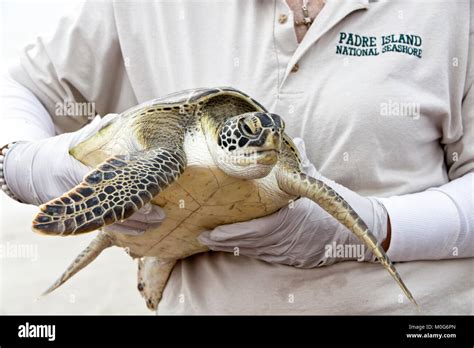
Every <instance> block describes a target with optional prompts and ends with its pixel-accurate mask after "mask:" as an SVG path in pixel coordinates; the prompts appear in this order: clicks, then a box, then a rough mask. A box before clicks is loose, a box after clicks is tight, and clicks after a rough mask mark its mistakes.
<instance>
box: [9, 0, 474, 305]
mask: <svg viewBox="0 0 474 348" xmlns="http://www.w3.org/2000/svg"><path fill="white" fill-rule="evenodd" d="M472 18H473V3H472V2H470V1H468V0H466V1H453V2H443V1H432V2H414V1H408V0H407V1H391V2H388V1H380V2H376V1H374V2H371V1H367V0H354V1H347V0H346V1H338V0H328V1H327V3H326V5H325V6H324V8H323V9H322V11H321V12H320V14H319V15H318V17H317V18H316V20H315V22H314V24H313V25H312V26H311V27H310V29H309V31H308V32H307V34H306V35H305V37H304V39H303V41H302V42H301V43H300V44H298V43H297V41H296V36H295V33H294V27H293V13H292V12H291V11H290V9H289V7H288V6H287V4H286V3H285V1H283V0H275V1H271V0H266V1H241V0H240V1H238V0H226V1H205V2H203V1H160V2H148V1H147V2H141V3H137V2H129V1H116V2H114V3H110V2H98V1H97V2H91V3H86V4H85V6H84V7H83V9H82V11H81V13H80V14H79V15H78V16H77V17H76V18H67V19H65V20H63V21H62V22H61V23H60V25H59V27H58V30H57V31H56V33H55V36H54V37H53V38H51V39H48V40H46V39H43V38H41V37H40V38H39V39H38V41H37V42H36V43H35V44H33V45H31V46H29V47H27V48H26V50H25V52H24V54H23V55H22V57H21V63H20V64H18V65H17V66H16V67H14V68H12V69H11V75H12V77H13V78H14V79H15V80H16V81H18V82H20V83H21V84H23V85H24V86H26V87H27V88H29V89H30V90H31V91H33V92H34V93H35V95H36V96H37V97H38V98H39V100H40V101H41V102H42V103H43V105H44V106H45V107H46V109H47V110H48V111H49V113H50V115H51V118H52V120H53V123H54V126H55V129H56V132H57V133H61V132H65V131H72V130H75V129H78V128H79V127H81V126H82V125H84V124H85V123H86V122H87V118H86V117H74V118H72V117H61V116H58V115H55V104H56V103H57V102H58V101H63V100H75V101H89V102H94V103H95V107H96V111H97V112H98V113H99V114H101V115H105V114H107V113H110V112H121V111H123V110H124V109H126V108H127V107H130V106H132V105H134V104H137V103H140V102H143V101H146V100H149V99H152V98H156V97H158V96H162V95H165V94H167V93H171V92H174V91H177V90H181V89H188V88H194V87H203V86H233V87H235V88H238V89H241V90H242V91H244V92H246V93H248V94H249V95H251V96H252V97H254V98H255V99H257V100H258V101H260V102H261V103H262V104H263V105H265V106H266V107H267V108H268V109H269V110H271V111H272V112H275V113H277V114H280V115H281V116H282V117H283V118H284V119H285V122H286V125H287V130H286V131H287V133H288V134H289V135H291V136H293V137H295V136H299V137H302V138H303V139H304V141H305V143H306V149H307V154H308V157H309V159H310V160H311V161H312V162H313V163H314V165H315V166H316V168H318V170H319V171H320V172H321V173H322V174H323V175H325V176H327V177H329V178H331V179H333V180H335V181H336V182H338V183H340V184H342V185H344V186H347V187H348V188H350V189H352V190H354V191H356V192H358V193H360V194H363V195H374V196H377V197H392V196H394V195H406V194H410V193H417V192H421V191H425V190H427V189H430V188H436V187H439V186H442V185H445V184H447V183H448V182H449V181H450V180H454V179H459V180H465V182H464V183H462V185H464V186H463V187H465V188H466V191H467V190H469V187H471V186H470V185H472V174H471V175H470V176H468V175H466V174H467V173H470V172H472V171H473V170H474V145H473V143H474V106H473V104H474V92H473V91H472V82H473V78H474V76H473V75H474V72H473V71H474V69H473V66H472V55H473V45H474V43H473V33H472V32H473V26H472V21H473V19H472ZM35 127H37V126H36V125H31V129H32V130H33V131H34V129H35ZM23 131H24V132H26V131H27V127H25V128H24V129H23ZM463 177H464V178H463ZM443 187H444V186H443ZM461 191H462V190H461ZM425 194H426V196H417V195H413V197H412V196H402V197H400V198H399V199H398V198H393V199H389V200H386V201H384V204H385V205H386V207H387V209H388V211H389V214H390V216H391V220H392V231H393V233H392V235H393V237H392V242H391V246H390V249H389V256H390V257H392V258H393V259H394V260H410V259H417V258H418V259H419V258H420V255H422V256H421V258H428V259H429V258H446V257H453V256H452V255H451V254H450V253H451V251H452V248H453V247H456V246H457V247H459V248H460V249H461V250H462V253H464V254H462V255H461V256H463V255H464V256H469V250H470V249H469V248H470V246H469V243H471V245H472V231H471V229H472V226H473V222H472V216H471V217H470V216H468V215H467V214H466V212H469V211H471V212H472V197H471V198H469V197H468V196H467V195H466V194H464V195H459V189H457V190H454V189H450V186H449V185H447V186H446V187H445V188H443V189H440V190H430V191H427V193H425ZM419 197H424V198H419ZM431 199H432V200H433V202H436V204H433V206H429V209H425V208H424V207H427V205H426V204H428V203H427V200H428V201H429V200H431ZM420 204H422V206H420ZM407 209H413V211H412V214H411V215H410V214H407ZM413 226H415V227H416V228H414V227H413ZM470 231H471V232H470ZM469 234H470V235H471V236H470V237H469ZM469 238H470V239H469ZM466 243H468V244H467V246H466ZM439 245H443V247H441V248H440V247H438V246H439ZM426 250H428V251H426ZM466 250H468V251H466ZM424 252H425V254H423V253H424ZM420 253H421V254H420ZM471 253H472V251H471ZM351 265H355V266H354V268H351ZM372 266H377V265H366V266H364V267H370V268H369V269H370V272H380V273H377V274H381V273H383V269H382V267H380V271H377V270H376V269H377V268H372ZM378 266H379V265H378ZM358 267H362V265H359V264H356V263H352V262H349V263H346V264H345V265H337V266H334V269H333V270H331V269H330V267H328V268H327V269H311V270H301V269H296V268H293V267H288V266H284V265H274V264H267V263H265V262H261V261H258V260H251V259H248V258H245V257H243V256H239V257H235V256H233V255H232V254H224V253H206V254H200V255H196V256H194V257H192V258H188V259H186V260H184V261H182V262H180V263H178V265H177V266H176V267H175V269H174V271H173V273H172V275H171V277H170V280H169V284H168V286H167V287H166V289H165V292H164V297H163V300H162V302H161V304H160V307H159V312H160V313H223V312H225V313H295V308H300V309H299V312H301V311H304V312H308V313H320V312H321V304H320V303H319V301H320V300H321V296H323V297H324V298H328V297H329V296H330V295H331V293H332V290H330V289H328V288H327V286H328V284H329V283H330V282H329V283H328V282H324V281H322V280H321V276H327V277H330V274H331V272H336V269H339V270H341V269H343V270H344V269H348V270H351V272H356V273H357V272H360V271H358V270H359V269H367V268H358ZM328 269H329V270H328ZM354 274H355V273H354ZM373 274H375V273H373ZM358 276H359V277H361V278H360V281H358V283H357V284H359V286H360V288H357V289H354V288H353V287H351V288H347V289H346V290H347V291H346V294H349V293H352V292H361V293H362V294H359V296H361V297H358V298H359V299H360V298H362V301H369V299H372V298H373V296H375V295H373V296H370V295H368V294H364V292H365V291H366V290H367V289H370V288H372V287H373V286H374V285H375V281H372V280H373V279H375V278H370V277H369V278H364V274H359V275H358ZM377 277H379V278H378V279H379V280H378V281H380V279H384V282H387V283H388V282H390V279H388V277H387V278H386V279H385V278H383V276H382V275H378V276H377ZM371 279H372V280H371ZM343 283H344V282H343ZM343 283H340V284H336V288H337V289H341V288H342V289H343V288H344V286H345V284H343ZM321 284H325V285H324V286H326V288H321V286H322V285H321ZM393 286H394V288H396V285H393ZM394 291H395V290H394ZM395 292H396V291H395ZM295 293H298V295H297V297H298V302H297V303H299V307H298V306H296V305H295V304H294V302H293V303H292V302H290V301H288V299H289V298H291V296H290V295H292V294H293V295H294V294H295ZM180 295H182V296H180ZM382 295H383V294H379V295H378V296H382ZM348 296H349V295H348ZM364 296H367V299H365V300H364V298H365V297H364ZM183 298H184V299H185V300H184V301H182V299H183ZM348 298H351V297H350V296H349V297H348ZM355 302H357V301H355ZM351 303H352V304H350V305H348V304H347V302H346V303H345V307H344V308H339V307H338V306H335V308H334V310H333V311H332V312H331V310H329V312H331V313H338V312H342V313H347V311H348V310H349V312H350V308H352V309H353V310H354V311H355V312H358V311H357V305H358V303H354V302H351ZM392 304H393V305H396V297H395V296H394V297H392V298H390V299H387V301H386V302H385V305H386V306H387V305H392ZM301 306H303V307H301ZM325 306H326V307H324V308H326V309H325V310H326V311H327V308H332V307H331V306H330V305H329V307H328V305H327V304H326V305H325ZM336 307H337V308H336ZM302 308H303V309H302ZM338 308H339V309H338ZM296 312H298V311H296ZM323 312H324V310H323Z"/></svg>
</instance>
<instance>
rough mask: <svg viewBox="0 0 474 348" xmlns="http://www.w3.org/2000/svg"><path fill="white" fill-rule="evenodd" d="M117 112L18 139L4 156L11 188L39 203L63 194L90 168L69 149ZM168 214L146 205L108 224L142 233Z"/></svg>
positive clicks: (78, 181) (80, 179)
mask: <svg viewBox="0 0 474 348" xmlns="http://www.w3.org/2000/svg"><path fill="white" fill-rule="evenodd" d="M115 117H117V114H108V115H107V116H105V117H103V118H100V117H99V116H97V117H95V118H94V120H93V121H92V122H91V123H89V124H87V125H86V126H84V127H83V128H81V129H79V130H78V131H76V132H72V133H65V134H61V135H58V136H55V137H51V138H47V139H42V140H39V141H31V142H18V143H16V144H15V145H14V146H13V148H12V149H11V150H9V151H8V152H7V155H6V156H5V159H4V176H5V181H6V183H7V185H8V188H9V189H10V190H11V191H12V192H13V193H14V194H15V196H16V197H18V198H19V199H20V200H21V201H22V202H24V203H29V204H35V205H40V204H43V203H46V202H48V201H50V200H51V199H53V198H56V197H58V196H60V195H62V194H63V193H64V192H66V191H68V190H70V189H71V188H73V187H74V186H76V185H77V184H79V183H80V182H81V181H82V179H83V177H84V176H85V175H86V174H87V173H88V172H90V171H91V169H92V168H89V167H87V166H85V165H84V164H82V163H81V162H79V161H78V160H76V159H75V158H74V157H72V156H71V155H70V154H69V150H70V149H71V148H72V147H74V146H75V145H77V144H79V143H80V142H82V141H84V140H86V139H87V138H89V137H90V136H92V135H94V134H95V133H96V132H98V131H99V130H100V129H102V128H103V127H105V126H107V125H108V124H109V123H110V122H111V121H112V120H113V119H115ZM164 218H165V214H164V211H163V210H162V209H161V208H160V207H158V206H154V205H150V204H148V205H145V206H144V207H142V209H140V210H139V211H137V212H136V213H135V214H134V215H132V216H131V217H129V218H128V219H127V220H125V221H124V222H119V223H115V224H113V225H110V226H108V227H106V228H108V229H111V230H114V231H118V232H122V233H126V234H141V233H143V232H144V231H145V229H146V228H147V226H148V227H154V226H158V225H159V224H160V223H161V222H162V221H163V220H164Z"/></svg>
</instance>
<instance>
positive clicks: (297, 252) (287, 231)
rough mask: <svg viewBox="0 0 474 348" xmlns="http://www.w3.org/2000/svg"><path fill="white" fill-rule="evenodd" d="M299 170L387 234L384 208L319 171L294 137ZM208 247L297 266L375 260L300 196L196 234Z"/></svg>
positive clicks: (380, 237) (377, 234)
mask: <svg viewBox="0 0 474 348" xmlns="http://www.w3.org/2000/svg"><path fill="white" fill-rule="evenodd" d="M294 143H295V145H296V146H297V147H298V149H299V151H300V154H301V156H302V166H303V171H304V172H305V173H306V174H308V175H311V176H313V177H314V178H317V179H319V180H322V181H324V182H325V183H326V184H328V185H329V186H330V187H332V188H333V189H334V190H336V191H337V193H339V194H340V195H341V196H342V197H343V198H344V199H345V200H346V201H347V202H348V203H349V204H350V205H351V206H352V208H353V209H354V210H355V211H356V212H357V213H358V214H359V216H360V217H361V218H362V219H363V220H364V222H365V223H366V224H367V226H368V227H369V229H370V230H371V231H372V233H373V234H374V236H375V237H376V238H377V240H379V242H382V241H383V240H384V239H385V237H386V235H387V219H388V214H387V212H386V210H385V208H384V206H383V205H382V204H381V203H380V202H379V201H378V200H377V199H376V198H373V197H363V196H361V195H359V194H357V193H355V192H353V191H351V190H349V189H347V188H345V187H343V186H341V185H339V184H337V183H335V182H334V181H331V180H329V179H327V178H325V177H323V176H322V175H321V174H320V173H318V171H317V170H316V168H315V167H314V166H313V165H312V164H311V163H310V162H309V160H308V158H307V157H306V153H305V148H304V143H303V140H302V139H299V138H295V139H294ZM198 239H199V241H201V242H202V243H204V244H206V245H207V246H208V247H209V248H210V249H211V250H215V251H227V252H235V251H236V249H235V248H236V247H237V248H238V252H239V254H242V255H246V256H249V257H255V258H258V259H261V260H264V261H267V262H271V263H282V264H287V265H293V266H296V267H301V268H312V267H317V266H322V265H328V264H333V263H335V262H338V261H343V260H358V261H375V256H374V255H373V254H372V252H371V251H370V250H368V248H367V247H365V246H364V245H363V243H362V242H361V241H360V240H359V239H358V238H357V237H356V236H355V235H354V234H353V233H351V232H350V231H349V230H348V229H347V228H346V227H345V226H343V225H342V224H340V223H339V222H338V221H337V220H336V219H334V218H333V217H332V216H330V215H329V214H328V213H326V211H324V210H323V209H322V208H320V207H319V206H318V205H317V204H316V203H314V202H313V201H311V200H309V199H307V198H300V199H298V200H297V201H296V202H294V206H293V207H292V208H291V205H288V206H286V207H284V208H282V209H280V210H279V211H277V212H276V213H274V214H271V215H269V216H265V217H262V218H258V219H254V220H251V221H245V222H239V223H235V224H230V225H223V226H219V227H217V228H215V229H214V230H213V231H207V232H204V233H202V234H201V235H200V236H199V238H198Z"/></svg>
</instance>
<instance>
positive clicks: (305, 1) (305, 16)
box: [295, 0, 313, 29]
mask: <svg viewBox="0 0 474 348" xmlns="http://www.w3.org/2000/svg"><path fill="white" fill-rule="evenodd" d="M308 2H309V0H302V5H301V10H302V11H303V22H298V21H296V20H295V24H296V25H306V26H307V27H308V29H309V27H310V25H311V24H312V23H313V20H312V19H311V17H310V16H309V11H308Z"/></svg>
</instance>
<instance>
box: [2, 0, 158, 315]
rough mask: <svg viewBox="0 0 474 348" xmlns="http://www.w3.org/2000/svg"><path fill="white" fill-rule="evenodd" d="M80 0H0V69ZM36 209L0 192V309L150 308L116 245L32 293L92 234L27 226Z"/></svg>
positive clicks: (81, 311) (72, 311)
mask: <svg viewBox="0 0 474 348" xmlns="http://www.w3.org/2000/svg"><path fill="white" fill-rule="evenodd" d="M82 2H83V1H82V0H69V1H46V2H44V1H21V0H20V1H18V0H15V1H12V0H9V1H5V0H0V69H1V71H2V72H4V71H5V69H6V68H7V66H8V65H9V64H12V63H13V62H15V60H16V59H17V57H18V54H19V52H20V51H21V50H22V48H23V47H24V46H26V45H27V44H28V43H30V42H33V41H34V40H35V39H36V37H37V36H38V35H40V34H41V35H44V34H48V33H52V32H53V31H54V29H55V27H56V23H58V21H59V19H60V18H61V17H62V16H65V15H71V14H72V15H73V14H74V12H75V11H77V9H78V8H79V7H80V5H81V3H82ZM37 209H38V208H37V207H35V206H29V205H24V204H20V203H17V202H15V201H13V200H12V199H10V198H8V197H7V196H6V195H5V194H4V193H3V192H1V193H0V314H92V313H95V314H153V313H152V312H150V311H149V310H148V309H147V308H146V306H145V302H144V301H143V300H142V298H141V297H140V294H139V293H138V290H137V282H136V271H137V269H136V268H137V267H136V263H135V261H133V260H132V259H131V258H130V257H129V256H128V255H127V254H126V253H125V252H124V251H123V250H122V249H119V248H110V249H108V250H106V251H104V253H103V254H102V255H101V256H100V257H99V258H98V259H97V260H96V261H95V262H93V263H92V264H91V265H90V266H89V267H87V268H86V269H84V270H83V271H81V272H79V273H78V274H77V275H76V276H74V277H73V278H72V279H71V280H70V281H69V282H68V283H66V284H65V285H63V286H62V287H61V288H59V289H58V290H56V291H55V292H53V293H52V294H50V295H48V296H46V297H43V298H39V299H37V298H38V297H39V295H40V294H41V293H42V292H43V291H44V290H46V289H47V288H48V287H49V286H50V285H51V284H52V283H53V282H54V281H55V280H56V279H57V278H58V277H59V276H60V275H61V273H62V272H63V271H64V270H65V269H66V267H67V266H68V265H69V263H70V262H71V261H72V260H73V259H74V258H75V256H76V255H77V254H78V253H79V252H81V251H82V249H83V248H85V247H86V246H87V245H88V244H89V242H90V240H91V239H92V238H93V237H94V235H95V234H94V233H92V234H86V235H83V236H78V237H71V238H50V237H45V236H40V235H37V234H35V233H33V232H32V231H31V228H30V224H31V220H32V219H33V217H34V215H35V214H36V212H37Z"/></svg>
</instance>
